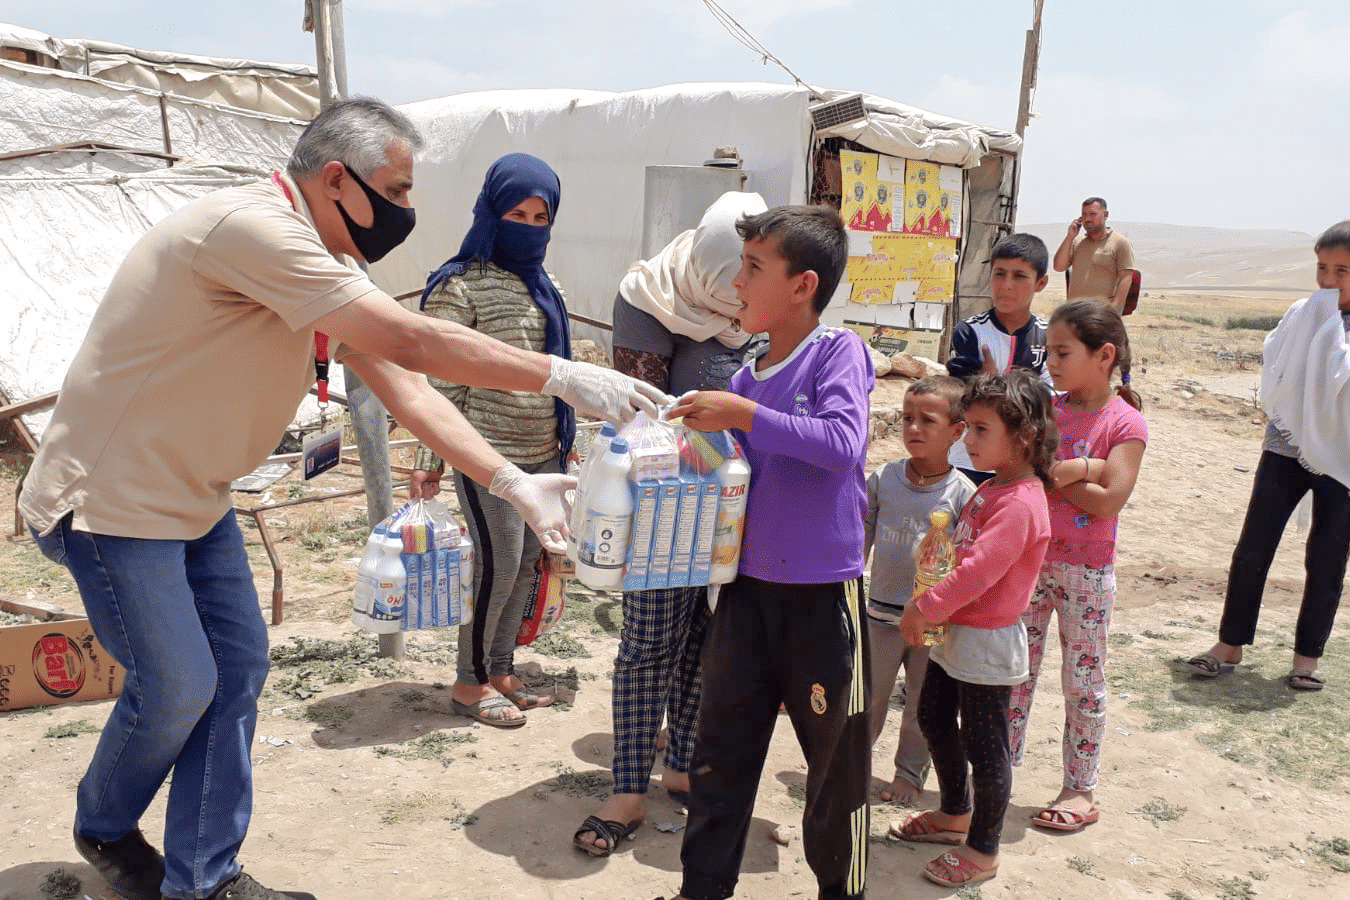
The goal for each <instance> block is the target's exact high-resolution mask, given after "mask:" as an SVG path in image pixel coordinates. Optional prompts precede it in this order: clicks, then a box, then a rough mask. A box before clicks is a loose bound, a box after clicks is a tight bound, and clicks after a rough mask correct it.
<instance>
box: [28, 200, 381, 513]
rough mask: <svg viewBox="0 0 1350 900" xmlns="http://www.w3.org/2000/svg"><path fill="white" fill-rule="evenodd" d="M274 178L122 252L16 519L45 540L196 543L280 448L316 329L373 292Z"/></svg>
mask: <svg viewBox="0 0 1350 900" xmlns="http://www.w3.org/2000/svg"><path fill="white" fill-rule="evenodd" d="M290 188H291V192H292V194H293V196H294V197H295V202H296V205H297V206H298V207H299V211H298V212H297V211H296V210H293V209H292V208H291V203H290V201H289V200H287V198H286V196H285V195H284V194H283V193H282V191H281V190H280V188H278V187H277V185H276V184H275V183H273V182H272V181H270V180H269V181H266V182H261V183H259V184H254V185H247V186H244V187H235V188H226V189H224V190H220V191H216V192H215V193H212V194H209V195H207V196H205V197H202V198H200V199H199V200H196V201H194V202H192V203H190V204H188V205H187V206H185V207H183V208H182V209H180V210H178V211H177V212H175V213H173V214H172V215H170V216H168V217H167V218H165V219H163V220H162V221H160V222H159V223H158V224H156V225H155V226H154V227H153V228H151V229H150V230H149V231H148V232H146V234H145V235H144V236H143V237H142V238H141V239H140V240H139V241H137V242H136V244H135V246H133V247H132V248H131V251H130V252H129V253H128V254H127V257H126V259H125V260H124V261H123V263H122V265H121V267H120V268H119V269H118V270H117V274H116V275H114V276H113V280H112V283H111V284H110V285H109V287H108V292H107V293H106V294H105V295H104V297H103V300H102V301H101V303H100V304H99V308H98V311H97V312H96V313H95V314H94V318H93V320H92V322H91V323H90V326H89V332H88V334H86V335H85V339H84V343H83V344H82V345H81V346H80V349H79V352H78V353H76V355H75V359H74V361H73V362H72V363H71V366H70V370H69V371H68V372H67V373H66V379H65V383H64V384H63V385H62V387H61V396H60V399H59V401H58V402H57V404H56V410H55V412H54V413H53V415H52V419H51V422H50V424H49V425H48V426H47V429H46V431H45V432H44V433H43V436H42V443H41V445H40V446H39V447H38V452H37V456H36V457H35V459H34V460H33V466H32V469H31V470H30V471H29V473H28V476H27V477H26V479H25V480H24V487H23V492H22V494H21V495H20V497H19V510H20V511H21V512H22V513H23V515H24V517H25V519H27V521H28V522H29V523H30V524H31V525H33V526H34V527H35V528H37V529H38V530H39V531H41V532H43V533H46V532H48V531H50V530H51V529H52V528H53V527H54V526H55V524H56V523H57V522H58V521H59V520H60V519H61V518H62V517H63V516H64V515H65V514H66V513H67V512H70V511H72V510H73V511H74V513H75V517H74V520H73V525H74V527H75V528H76V529H77V530H80V531H87V532H92V533H96V534H107V535H116V536H121V537H138V538H155V539H170V540H191V539H195V538H198V537H201V536H202V535H204V534H205V533H206V532H207V531H209V530H210V529H211V528H212V526H214V525H215V523H216V522H218V521H219V520H220V519H221V517H223V516H224V515H225V514H226V513H227V512H228V511H229V509H230V506H231V503H230V482H231V481H233V480H234V479H235V478H237V477H239V476H241V475H244V474H246V473H248V472H251V471H252V470H253V469H254V468H256V467H257V466H258V464H259V463H261V462H262V461H263V460H264V459H266V458H267V456H268V455H269V454H270V453H271V452H272V450H273V449H275V447H276V445H277V442H278V441H279V440H280V438H281V435H282V433H283V431H284V430H285V429H286V426H287V425H289V424H290V422H291V420H292V419H293V417H294V416H295V412H296V408H297V407H298V406H299V404H300V401H301V400H302V399H303V398H304V396H305V393H306V392H307V391H308V389H309V387H310V385H312V384H313V383H314V330H313V328H312V327H311V326H312V324H313V322H314V321H315V320H316V319H318V318H319V317H321V316H323V315H324V314H325V313H328V312H331V311H332V310H334V309H337V308H338V307H340V306H343V305H344V304H346V303H349V302H351V301H352V300H355V299H356V298H358V297H361V296H362V295H364V294H367V293H369V292H371V291H375V290H378V289H377V288H376V287H375V285H374V284H373V283H372V282H371V281H370V279H369V278H367V277H366V276H365V274H364V273H362V272H361V271H360V270H359V269H356V268H354V267H352V266H348V265H345V264H344V263H343V262H340V261H339V260H337V259H336V258H334V257H333V255H332V254H331V253H329V252H328V250H327V249H325V248H324V246H323V243H322V242H321V241H320V240H319V235H318V232H317V231H316V230H315V228H314V224H313V220H312V218H311V216H310V214H309V210H308V209H307V208H306V206H305V203H304V198H303V197H302V196H301V194H300V192H299V190H297V189H296V188H295V186H294V184H293V183H291V184H290Z"/></svg>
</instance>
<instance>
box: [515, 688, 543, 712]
mask: <svg viewBox="0 0 1350 900" xmlns="http://www.w3.org/2000/svg"><path fill="white" fill-rule="evenodd" d="M506 697H507V699H509V700H510V701H511V702H512V703H514V704H515V705H516V707H517V708H519V709H521V710H527V709H534V708H536V707H539V706H552V705H553V698H552V697H545V696H544V695H543V694H540V693H538V692H537V691H533V690H531V689H530V688H528V687H518V688H516V689H515V690H514V691H512V692H511V693H509V694H507V695H506Z"/></svg>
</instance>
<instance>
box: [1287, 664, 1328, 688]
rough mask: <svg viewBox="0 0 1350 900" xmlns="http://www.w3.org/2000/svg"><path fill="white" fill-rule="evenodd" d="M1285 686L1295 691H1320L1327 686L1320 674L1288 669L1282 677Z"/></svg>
mask: <svg viewBox="0 0 1350 900" xmlns="http://www.w3.org/2000/svg"><path fill="white" fill-rule="evenodd" d="M1284 681H1285V684H1287V685H1289V687H1291V688H1293V689H1294V690H1296V691H1320V690H1321V689H1322V688H1324V687H1326V686H1327V680H1326V678H1324V677H1322V674H1321V673H1320V672H1317V671H1316V670H1310V669H1290V670H1289V674H1288V675H1286V676H1284Z"/></svg>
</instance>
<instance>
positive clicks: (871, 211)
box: [839, 150, 898, 231]
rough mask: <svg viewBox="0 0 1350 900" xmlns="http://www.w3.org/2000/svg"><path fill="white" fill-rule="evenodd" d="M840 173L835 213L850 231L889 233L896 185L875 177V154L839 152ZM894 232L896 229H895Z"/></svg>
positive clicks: (893, 213) (893, 210)
mask: <svg viewBox="0 0 1350 900" xmlns="http://www.w3.org/2000/svg"><path fill="white" fill-rule="evenodd" d="M839 168H840V171H841V172H842V174H843V181H842V183H841V187H840V190H841V194H842V196H841V198H840V203H839V214H840V215H841V216H843V218H844V224H845V225H847V226H848V227H849V228H850V229H851V230H853V231H891V230H892V223H893V222H894V221H895V204H896V193H897V191H896V188H897V185H896V184H894V183H892V182H890V181H883V180H880V179H879V178H878V175H877V154H875V153H855V152H853V151H852V150H841V151H839ZM897 230H898V229H897Z"/></svg>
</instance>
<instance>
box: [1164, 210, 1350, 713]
mask: <svg viewBox="0 0 1350 900" xmlns="http://www.w3.org/2000/svg"><path fill="white" fill-rule="evenodd" d="M1314 249H1315V250H1316V252H1317V286H1318V287H1319V288H1322V290H1319V291H1317V292H1316V293H1314V294H1313V295H1312V296H1311V297H1309V298H1307V299H1306V300H1300V301H1299V302H1298V303H1295V304H1294V305H1293V306H1292V307H1290V308H1289V311H1288V312H1286V313H1285V314H1284V318H1282V319H1281V320H1280V324H1279V325H1277V326H1276V327H1275V330H1274V331H1272V332H1271V333H1270V334H1269V335H1267V336H1266V343H1265V356H1264V362H1263V369H1262V374H1261V405H1262V406H1263V407H1264V408H1265V411H1266V415H1267V416H1268V417H1269V420H1270V424H1269V425H1268V426H1267V427H1266V438H1265V442H1264V443H1263V444H1262V447H1261V449H1262V453H1261V461H1260V463H1259V464H1258V465H1257V468H1256V476H1255V483H1254V484H1253V485H1252V498H1251V501H1250V503H1249V504H1248V506H1247V518H1246V521H1244V522H1243V525H1242V535H1241V536H1240V537H1239V538H1238V543H1237V548H1236V549H1235V550H1234V551H1233V563H1232V566H1231V568H1230V569H1229V571H1228V593H1227V596H1226V598H1225V600H1224V607H1223V618H1222V619H1221V620H1220V622H1219V642H1218V643H1216V644H1215V645H1214V646H1213V648H1211V649H1210V651H1209V652H1208V653H1203V654H1201V655H1200V656H1196V657H1194V658H1192V659H1191V660H1190V661H1189V663H1188V664H1189V665H1190V667H1191V668H1192V669H1193V670H1194V671H1195V673H1196V674H1197V675H1200V676H1203V677H1205V678H1213V677H1215V676H1217V675H1220V674H1222V673H1224V672H1228V671H1231V670H1232V668H1233V666H1234V665H1236V664H1237V663H1240V662H1242V648H1243V646H1244V645H1246V644H1250V643H1252V641H1253V640H1254V639H1255V636H1256V620H1257V616H1258V615H1259V614H1260V609H1261V593H1262V591H1263V589H1264V588H1265V583H1266V573H1267V572H1268V571H1269V569H1270V563H1271V560H1273V559H1274V557H1275V548H1276V547H1277V546H1278V545H1279V542H1280V536H1281V534H1282V533H1283V532H1284V526H1285V524H1286V523H1287V522H1288V521H1289V516H1290V514H1291V513H1293V511H1294V507H1295V506H1296V505H1297V504H1298V502H1299V500H1301V499H1302V498H1303V496H1304V494H1306V493H1308V492H1309V491H1311V492H1312V509H1313V513H1312V527H1311V529H1310V530H1309V532H1308V548H1307V553H1306V555H1305V557H1304V567H1305V572H1306V575H1305V578H1304V586H1303V605H1302V606H1301V607H1300V608H1299V613H1298V622H1297V624H1296V625H1295V628H1294V664H1293V668H1291V669H1290V671H1289V674H1288V675H1287V676H1286V677H1285V681H1286V683H1287V684H1288V685H1289V687H1291V688H1293V689H1294V690H1301V691H1318V690H1321V689H1322V687H1323V686H1324V685H1325V684H1326V679H1325V678H1324V677H1323V676H1322V674H1321V673H1320V672H1318V671H1317V661H1318V660H1319V659H1320V658H1321V656H1322V651H1323V650H1324V649H1325V647H1326V642H1327V638H1328V637H1329V636H1330V634H1331V625H1332V622H1333V621H1335V618H1336V607H1337V606H1338V605H1339V603H1340V600H1341V585H1342V583H1343V581H1344V579H1345V566H1346V558H1347V555H1350V488H1347V486H1350V346H1347V334H1350V220H1348V221H1345V222H1340V223H1338V224H1336V225H1333V226H1331V227H1330V228H1328V229H1327V230H1326V231H1325V232H1324V233H1323V234H1322V236H1321V237H1319V238H1318V239H1317V243H1316V245H1315V247H1314Z"/></svg>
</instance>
